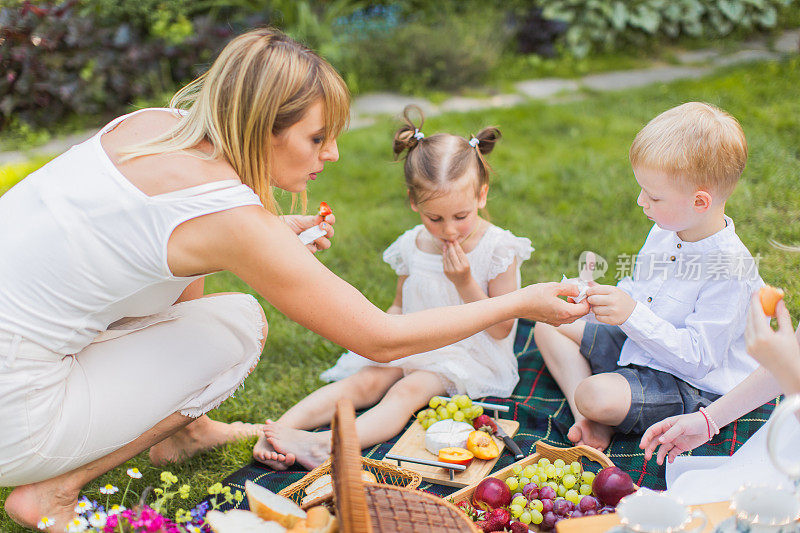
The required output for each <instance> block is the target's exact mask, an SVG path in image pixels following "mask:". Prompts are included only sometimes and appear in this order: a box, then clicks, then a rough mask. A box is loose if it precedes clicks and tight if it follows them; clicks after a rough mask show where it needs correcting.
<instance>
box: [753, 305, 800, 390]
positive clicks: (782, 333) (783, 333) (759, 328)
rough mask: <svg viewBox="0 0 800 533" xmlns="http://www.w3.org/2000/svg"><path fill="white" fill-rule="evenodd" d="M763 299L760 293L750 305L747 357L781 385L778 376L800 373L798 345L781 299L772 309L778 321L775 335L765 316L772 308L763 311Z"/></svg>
mask: <svg viewBox="0 0 800 533" xmlns="http://www.w3.org/2000/svg"><path fill="white" fill-rule="evenodd" d="M763 304H764V298H763V296H762V293H761V291H758V292H756V293H755V294H753V298H752V300H751V301H750V310H749V311H748V315H747V325H746V326H745V331H744V338H745V342H746V347H747V353H748V354H750V355H751V356H752V357H753V359H755V360H756V361H758V362H759V363H761V364H762V365H763V366H764V367H765V368H766V369H767V370H769V371H770V372H772V373H773V374H774V375H775V376H776V377H777V378H778V381H780V378H781V375H784V374H786V373H787V371H788V370H789V369H790V368H792V367H794V368H796V369H797V371H798V372H800V344H798V337H797V336H796V334H795V332H794V331H793V330H792V318H791V317H790V316H789V311H788V310H787V309H786V304H784V303H783V300H782V299H778V301H777V304H770V301H769V300H767V304H770V305H774V312H775V316H776V318H777V320H778V330H777V331H774V330H773V329H772V328H771V327H770V324H769V319H768V317H767V313H768V312H769V311H772V310H773V309H772V308H768V309H766V312H767V313H765V309H764V306H763Z"/></svg>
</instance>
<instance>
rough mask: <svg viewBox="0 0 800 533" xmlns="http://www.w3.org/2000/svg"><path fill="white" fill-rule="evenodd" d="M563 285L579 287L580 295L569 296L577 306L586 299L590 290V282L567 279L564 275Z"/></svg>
mask: <svg viewBox="0 0 800 533" xmlns="http://www.w3.org/2000/svg"><path fill="white" fill-rule="evenodd" d="M561 283H570V284H572V285H577V286H578V295H577V296H569V298H571V299H572V301H573V302H575V303H576V304H579V303H581V302H582V301H584V300H585V299H586V290H587V289H588V288H589V282H587V281H584V280H582V279H581V278H572V279H567V276H564V275H563V274H562V276H561Z"/></svg>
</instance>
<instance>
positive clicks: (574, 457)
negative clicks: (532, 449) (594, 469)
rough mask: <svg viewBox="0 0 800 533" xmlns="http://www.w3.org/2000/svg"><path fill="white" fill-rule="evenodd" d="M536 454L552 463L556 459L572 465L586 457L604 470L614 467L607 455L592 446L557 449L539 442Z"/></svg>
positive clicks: (582, 445) (583, 445)
mask: <svg viewBox="0 0 800 533" xmlns="http://www.w3.org/2000/svg"><path fill="white" fill-rule="evenodd" d="M536 453H538V454H539V455H541V456H542V457H547V458H548V459H550V460H551V461H552V460H554V459H556V458H561V459H564V462H567V463H571V462H573V461H578V460H580V458H581V457H585V458H586V459H589V460H590V461H594V462H596V463H600V464H601V465H602V466H603V468H605V467H607V466H614V463H613V461H611V459H609V458H608V456H607V455H606V454H604V453H603V452H601V451H600V450H596V449H594V448H592V447H591V446H586V445H585V444H581V445H579V446H573V447H572V448H556V447H555V446H550V445H549V444H546V443H544V442H542V441H538V442H537V443H536ZM565 456H566V457H565ZM567 458H569V461H567Z"/></svg>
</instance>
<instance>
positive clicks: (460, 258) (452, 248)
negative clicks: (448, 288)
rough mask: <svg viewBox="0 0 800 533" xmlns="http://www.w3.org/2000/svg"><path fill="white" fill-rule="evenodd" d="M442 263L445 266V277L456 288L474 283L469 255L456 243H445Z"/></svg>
mask: <svg viewBox="0 0 800 533" xmlns="http://www.w3.org/2000/svg"><path fill="white" fill-rule="evenodd" d="M442 263H443V265H444V275H445V276H447V279H449V280H450V281H452V282H453V285H455V286H456V287H465V286H467V285H468V284H469V283H471V282H472V271H471V270H470V267H469V261H468V260H467V254H465V253H464V249H463V248H461V245H460V244H459V243H458V241H456V242H445V244H444V248H443V249H442Z"/></svg>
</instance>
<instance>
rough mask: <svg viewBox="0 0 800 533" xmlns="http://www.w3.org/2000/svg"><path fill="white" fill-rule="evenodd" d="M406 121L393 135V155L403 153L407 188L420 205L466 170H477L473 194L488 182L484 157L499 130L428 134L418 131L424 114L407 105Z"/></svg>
mask: <svg viewBox="0 0 800 533" xmlns="http://www.w3.org/2000/svg"><path fill="white" fill-rule="evenodd" d="M412 111H413V112H416V113H417V114H418V115H419V123H418V124H415V123H414V121H413V120H412V119H411V112H412ZM403 118H404V119H405V124H403V126H401V127H400V129H398V130H397V132H396V133H395V134H394V143H393V149H394V155H395V158H398V157H400V155H401V154H402V153H403V152H405V163H404V165H403V169H404V171H405V178H406V187H408V194H409V199H410V200H411V201H412V202H414V203H415V204H419V203H422V202H424V201H425V200H428V199H430V198H432V197H434V196H436V195H439V194H441V193H443V192H445V191H446V190H447V189H448V187H450V185H451V184H452V182H455V181H456V180H458V179H459V178H461V177H462V176H464V174H466V172H467V171H468V170H471V169H473V168H474V169H475V170H476V177H477V179H476V182H475V194H476V195H478V194H479V193H480V190H481V189H482V188H483V187H484V186H485V185H488V184H489V174H490V173H491V167H489V163H487V162H486V159H485V158H484V156H486V155H489V153H491V151H492V150H493V149H494V145H495V143H496V142H497V141H498V140H500V137H501V135H500V130H499V129H497V128H495V127H493V126H490V127H487V128H483V129H482V130H481V131H479V132H478V133H477V134H476V135H474V136H472V137H471V138H470V139H466V138H465V137H461V136H460V135H453V134H450V133H437V134H435V135H431V136H430V137H424V136H423V135H422V134H421V130H422V125H423V124H424V123H425V115H424V114H423V112H422V109H420V108H419V107H418V106H415V105H409V106H406V108H405V109H404V110H403Z"/></svg>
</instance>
